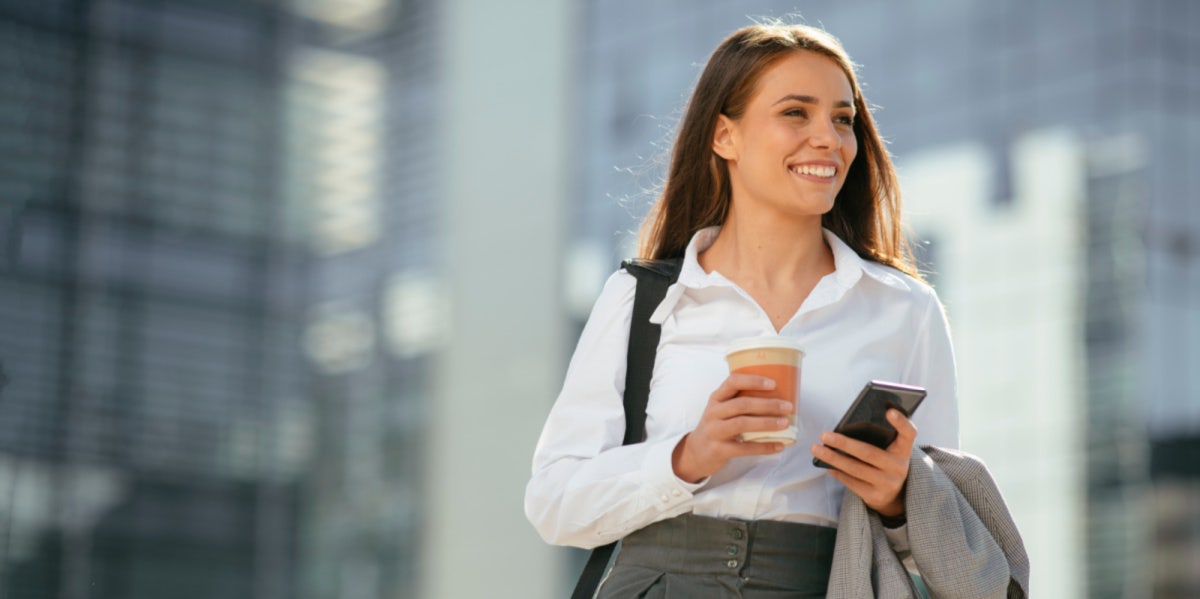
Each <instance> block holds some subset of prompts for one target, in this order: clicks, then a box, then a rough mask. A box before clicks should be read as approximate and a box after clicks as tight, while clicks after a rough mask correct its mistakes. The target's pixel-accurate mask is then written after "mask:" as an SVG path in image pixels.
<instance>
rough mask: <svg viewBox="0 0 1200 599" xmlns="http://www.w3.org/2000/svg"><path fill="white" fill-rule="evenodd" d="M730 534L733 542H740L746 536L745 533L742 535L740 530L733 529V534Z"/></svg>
mask: <svg viewBox="0 0 1200 599" xmlns="http://www.w3.org/2000/svg"><path fill="white" fill-rule="evenodd" d="M730 534H731V535H733V538H734V540H737V541H740V540H742V538H743V537H745V536H746V535H745V533H743V532H742V529H740V528H735V529H733V532H732V533H730Z"/></svg>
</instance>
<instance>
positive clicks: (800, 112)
mask: <svg viewBox="0 0 1200 599" xmlns="http://www.w3.org/2000/svg"><path fill="white" fill-rule="evenodd" d="M783 116H795V117H800V118H802V119H806V118H808V111H807V110H805V109H803V108H799V107H797V108H789V109H787V110H785V111H784V113H783Z"/></svg>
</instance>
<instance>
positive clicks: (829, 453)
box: [809, 444, 879, 480]
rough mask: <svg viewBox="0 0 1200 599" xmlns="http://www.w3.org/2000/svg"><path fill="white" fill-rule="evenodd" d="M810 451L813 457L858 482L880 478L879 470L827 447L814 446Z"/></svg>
mask: <svg viewBox="0 0 1200 599" xmlns="http://www.w3.org/2000/svg"><path fill="white" fill-rule="evenodd" d="M809 451H811V452H812V454H813V457H816V458H818V459H820V460H821V461H823V462H825V463H826V464H829V465H830V466H833V468H834V469H835V470H838V471H840V472H842V473H844V474H848V475H850V476H853V477H854V478H855V479H856V480H873V479H874V478H877V477H878V471H879V469H878V468H876V467H874V466H872V465H871V464H867V463H866V462H863V461H861V460H859V459H857V458H854V457H851V456H848V455H845V454H841V453H838V452H836V451H834V450H833V449H831V448H830V447H828V446H825V445H819V444H813V446H812V447H811V448H809Z"/></svg>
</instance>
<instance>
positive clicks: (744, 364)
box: [725, 336, 804, 445]
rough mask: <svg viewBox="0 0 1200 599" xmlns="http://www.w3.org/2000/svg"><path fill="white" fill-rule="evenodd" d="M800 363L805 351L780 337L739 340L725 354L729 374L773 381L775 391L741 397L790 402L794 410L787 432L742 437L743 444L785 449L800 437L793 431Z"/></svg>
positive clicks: (797, 402)
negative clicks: (771, 398)
mask: <svg viewBox="0 0 1200 599" xmlns="http://www.w3.org/2000/svg"><path fill="white" fill-rule="evenodd" d="M803 359H804V350H802V349H800V344H799V343H797V342H796V341H795V340H794V339H790V338H788V337H782V336H768V337H753V338H750V339H741V340H738V341H736V342H734V343H733V345H731V346H730V347H729V350H728V351H726V352H725V361H726V362H728V363H729V371H730V372H731V373H738V374H757V375H759V376H765V377H768V378H771V379H773V380H774V381H775V388H774V389H770V390H757V391H742V392H741V393H740V395H750V396H754V397H777V398H779V399H782V400H784V401H790V402H792V408H793V409H792V413H791V414H790V415H789V416H788V420H789V421H790V423H789V424H788V427H787V428H785V429H782V430H773V431H762V432H751V433H742V441H753V442H757V443H783V444H784V445H791V444H793V443H795V442H796V436H797V434H798V433H799V431H798V429H797V427H796V412H797V411H798V409H797V408H798V407H799V400H800V362H801V361H802V360H803Z"/></svg>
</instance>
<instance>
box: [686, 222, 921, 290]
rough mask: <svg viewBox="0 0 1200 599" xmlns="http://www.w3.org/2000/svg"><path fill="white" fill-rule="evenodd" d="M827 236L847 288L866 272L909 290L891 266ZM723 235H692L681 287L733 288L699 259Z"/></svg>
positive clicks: (710, 230)
mask: <svg viewBox="0 0 1200 599" xmlns="http://www.w3.org/2000/svg"><path fill="white" fill-rule="evenodd" d="M822 231H823V232H824V235H825V243H827V244H829V249H830V250H832V251H833V265H834V273H833V276H834V280H836V281H837V283H838V285H839V286H840V287H842V288H844V289H849V288H851V287H853V286H854V284H855V283H857V282H858V281H859V279H861V278H862V275H863V274H864V273H866V274H867V276H870V277H871V278H873V279H875V280H877V281H879V282H880V283H883V284H885V285H888V286H889V287H895V288H897V289H902V290H907V289H908V288H909V286H908V284H907V283H906V282H905V281H904V279H903V278H901V277H900V276H899V275H897V274H896V271H895V270H894V269H892V268H890V267H887V266H884V265H882V264H879V263H877V262H872V261H870V260H863V259H862V258H861V257H860V256H859V255H858V254H857V253H856V252H855V251H854V250H853V249H851V247H850V246H848V245H846V242H844V241H842V239H841V238H840V237H838V236H837V235H835V234H834V232H833V231H830V230H829V229H822ZM720 232H721V227H719V226H713V227H706V228H704V229H700V230H699V231H697V232H696V234H695V235H692V240H691V241H690V242H688V245H687V249H686V250H684V254H683V265H682V266H681V268H680V270H679V284H680V285H682V286H684V287H691V288H694V289H700V288H702V287H709V286H712V285H725V286H729V285H732V283H730V282H729V280H728V279H726V278H725V277H723V276H721V274H720V273H718V272H715V271H714V272H711V273H707V272H704V269H703V268H701V267H700V260H699V258H698V256H699V255H700V252H703V251H704V250H707V249H708V248H709V247H710V246H712V244H713V242H714V241H716V240H717V234H718V233H720Z"/></svg>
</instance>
